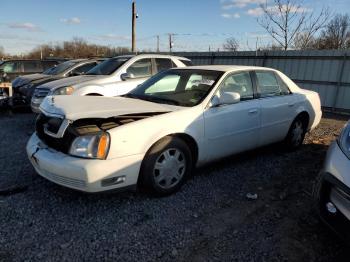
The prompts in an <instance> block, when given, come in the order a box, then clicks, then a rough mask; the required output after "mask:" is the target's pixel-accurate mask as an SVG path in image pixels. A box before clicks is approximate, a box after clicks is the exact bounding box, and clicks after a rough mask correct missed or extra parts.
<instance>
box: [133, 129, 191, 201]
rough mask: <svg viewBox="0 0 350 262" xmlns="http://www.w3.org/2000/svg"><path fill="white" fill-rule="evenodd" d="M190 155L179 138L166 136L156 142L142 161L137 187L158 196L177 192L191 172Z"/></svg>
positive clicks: (185, 145) (189, 151) (187, 148)
mask: <svg viewBox="0 0 350 262" xmlns="http://www.w3.org/2000/svg"><path fill="white" fill-rule="evenodd" d="M192 161H193V160H192V155H191V150H190V149H189V147H188V146H187V144H186V143H185V142H184V141H183V140H182V139H180V138H177V137H171V136H167V137H165V138H163V139H162V140H160V141H158V142H157V143H156V144H155V145H154V146H153V147H152V148H151V149H150V150H149V151H148V152H147V154H146V156H145V158H144V159H143V162H142V166H141V171H140V179H139V185H140V187H141V189H144V190H145V191H147V192H150V193H152V194H154V195H158V196H166V195H169V194H172V193H174V192H176V191H178V190H179V189H180V188H181V186H182V185H183V184H184V182H185V181H186V179H187V177H188V176H189V175H190V174H191V172H192V166H193V163H192Z"/></svg>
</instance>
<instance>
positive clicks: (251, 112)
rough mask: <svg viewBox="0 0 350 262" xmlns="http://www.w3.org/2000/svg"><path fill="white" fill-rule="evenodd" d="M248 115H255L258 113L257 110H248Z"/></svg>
mask: <svg viewBox="0 0 350 262" xmlns="http://www.w3.org/2000/svg"><path fill="white" fill-rule="evenodd" d="M248 113H249V114H256V113H258V109H250V110H249V111H248Z"/></svg>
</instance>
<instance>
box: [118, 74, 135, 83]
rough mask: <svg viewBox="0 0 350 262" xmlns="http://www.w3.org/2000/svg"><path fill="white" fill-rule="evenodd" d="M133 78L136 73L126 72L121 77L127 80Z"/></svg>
mask: <svg viewBox="0 0 350 262" xmlns="http://www.w3.org/2000/svg"><path fill="white" fill-rule="evenodd" d="M132 78H134V75H133V74H130V73H124V74H121V75H120V79H121V80H123V81H126V80H128V79H132Z"/></svg>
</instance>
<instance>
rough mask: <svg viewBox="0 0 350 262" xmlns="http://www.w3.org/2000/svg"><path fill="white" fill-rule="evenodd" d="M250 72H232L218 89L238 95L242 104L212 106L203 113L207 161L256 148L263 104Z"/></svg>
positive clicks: (219, 91)
mask: <svg viewBox="0 0 350 262" xmlns="http://www.w3.org/2000/svg"><path fill="white" fill-rule="evenodd" d="M253 90H254V88H253V84H252V80H251V76H250V73H249V72H246V71H244V72H239V73H233V74H232V75H229V76H227V77H226V78H225V80H224V81H223V83H222V84H221V85H220V87H219V89H218V93H217V94H218V95H220V93H223V92H236V93H239V94H240V96H241V101H240V102H238V103H236V104H230V105H222V106H219V107H209V108H207V109H206V110H205V112H204V123H205V127H204V128H205V137H206V142H207V143H206V152H207V157H208V160H212V159H217V158H220V157H224V156H227V155H230V154H234V153H238V152H242V151H245V150H249V149H252V148H255V147H256V146H257V144H258V137H259V130H260V114H261V112H260V102H259V100H258V99H255V95H254V91H253Z"/></svg>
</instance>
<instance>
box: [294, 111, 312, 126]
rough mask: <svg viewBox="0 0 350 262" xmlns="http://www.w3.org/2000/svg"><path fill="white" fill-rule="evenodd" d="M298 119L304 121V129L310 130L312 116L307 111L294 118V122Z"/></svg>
mask: <svg viewBox="0 0 350 262" xmlns="http://www.w3.org/2000/svg"><path fill="white" fill-rule="evenodd" d="M297 118H301V119H302V121H303V124H304V127H305V128H306V129H308V127H309V123H310V114H309V113H308V112H307V111H306V110H303V111H301V112H299V113H298V115H297V116H296V117H295V118H294V120H295V119H297Z"/></svg>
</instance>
